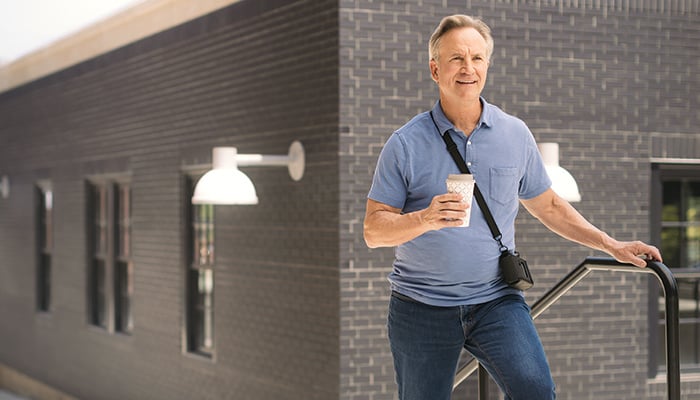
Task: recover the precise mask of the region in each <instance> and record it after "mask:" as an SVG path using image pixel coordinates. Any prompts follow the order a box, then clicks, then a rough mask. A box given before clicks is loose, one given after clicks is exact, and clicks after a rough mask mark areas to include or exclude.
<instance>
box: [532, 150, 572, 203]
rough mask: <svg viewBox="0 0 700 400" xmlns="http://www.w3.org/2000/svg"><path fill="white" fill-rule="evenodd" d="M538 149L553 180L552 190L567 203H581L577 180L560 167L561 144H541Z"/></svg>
mask: <svg viewBox="0 0 700 400" xmlns="http://www.w3.org/2000/svg"><path fill="white" fill-rule="evenodd" d="M537 147H538V148H539V149H540V153H541V154H542V161H544V167H545V169H546V170H547V174H548V175H549V178H550V179H551V180H552V190H554V192H555V193H556V194H558V195H559V196H561V197H562V198H563V199H564V200H566V201H569V202H572V203H575V202H579V201H581V193H579V191H578V185H577V184H576V180H575V179H574V177H573V176H571V174H570V173H569V171H567V170H565V169H564V168H562V167H560V166H559V143H540V144H538V145H537Z"/></svg>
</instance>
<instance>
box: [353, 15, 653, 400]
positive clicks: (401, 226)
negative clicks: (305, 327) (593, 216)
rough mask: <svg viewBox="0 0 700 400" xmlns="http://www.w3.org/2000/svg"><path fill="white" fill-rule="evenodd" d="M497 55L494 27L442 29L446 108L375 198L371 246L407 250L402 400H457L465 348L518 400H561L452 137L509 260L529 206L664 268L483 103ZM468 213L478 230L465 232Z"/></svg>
mask: <svg viewBox="0 0 700 400" xmlns="http://www.w3.org/2000/svg"><path fill="white" fill-rule="evenodd" d="M492 52H493V39H492V37H491V33H490V29H489V27H488V26H487V25H486V24H484V23H483V22H482V21H480V20H478V19H475V18H471V17H469V16H464V15H453V16H450V17H446V18H444V19H443V20H442V22H441V23H440V25H439V26H438V27H437V29H436V30H435V32H434V33H433V34H432V36H431V38H430V46H429V54H430V73H431V76H432V79H433V80H434V81H435V82H436V83H437V85H438V88H439V93H440V98H439V101H438V102H437V103H436V104H435V106H434V108H433V109H432V111H431V113H427V112H426V113H422V114H419V115H417V116H416V117H414V118H413V119H412V120H411V121H410V122H408V123H407V124H406V125H405V126H403V127H401V128H400V129H399V130H397V131H396V132H395V133H394V134H393V135H392V136H391V137H390V138H389V139H388V141H387V143H386V144H385V146H384V148H383V149H382V152H381V155H380V156H379V160H378V163H377V169H376V171H375V175H374V179H373V182H372V187H371V189H370V192H369V195H368V201H367V212H366V215H365V222H364V236H365V241H366V242H367V245H368V246H369V247H372V248H375V247H387V246H388V247H393V246H397V247H396V259H395V261H394V269H393V272H392V273H391V274H390V275H389V281H390V283H391V289H392V296H391V301H390V305H389V318H388V328H389V340H390V343H391V350H392V354H393V357H394V367H395V370H396V380H397V384H398V387H399V398H400V399H401V400H448V399H449V398H450V395H451V391H452V383H453V380H454V374H455V371H456V367H457V363H458V360H459V356H460V351H461V349H462V348H465V349H466V350H468V351H469V352H470V353H471V354H472V355H474V357H476V358H477V359H478V360H479V362H480V363H481V364H482V365H483V366H484V367H485V368H486V370H487V371H488V372H489V374H490V375H491V376H492V377H493V379H494V380H495V382H496V383H497V384H498V386H499V387H500V388H501V390H502V391H503V393H504V395H505V398H506V399H526V400H542V399H553V398H555V388H554V383H553V381H552V377H551V373H550V370H549V365H548V363H547V359H546V357H545V354H544V350H543V348H542V344H541V342H540V339H539V336H538V334H537V332H536V330H535V327H534V323H533V321H532V319H531V317H530V315H529V307H528V306H527V304H526V303H525V301H524V298H523V295H522V293H521V292H520V291H518V290H517V289H514V288H511V287H509V286H508V285H507V284H506V283H505V282H504V281H503V279H502V277H501V275H500V272H499V267H498V258H499V255H500V249H499V245H498V243H497V242H496V241H495V240H494V238H493V237H492V235H491V232H490V231H489V228H488V225H487V223H486V221H485V219H484V216H483V214H482V211H481V210H480V208H479V206H478V204H477V203H476V201H474V202H473V204H471V206H470V205H468V204H465V203H463V202H462V198H461V196H460V195H458V194H445V192H446V187H445V179H446V178H447V175H448V174H457V173H459V169H458V167H457V165H456V164H455V161H454V160H453V159H452V158H451V157H450V155H449V153H448V152H447V150H446V146H445V142H444V141H443V138H442V135H443V134H446V133H449V134H450V136H451V137H452V138H453V140H454V141H455V142H456V143H457V146H458V148H459V151H460V153H461V154H462V156H463V157H464V158H465V160H466V162H467V164H468V166H469V169H470V172H471V173H472V174H473V176H474V178H475V180H476V183H477V185H478V186H479V188H480V189H481V191H482V193H483V195H484V197H485V199H486V203H487V204H488V206H489V209H490V210H491V213H492V214H493V216H494V218H495V220H496V223H497V225H498V227H499V229H500V230H501V232H502V234H503V239H502V240H503V243H504V244H505V245H506V246H507V247H508V248H509V249H514V248H515V241H514V236H515V234H514V223H515V218H516V214H517V212H518V206H519V202H520V203H522V204H523V205H524V206H525V208H526V209H527V210H528V211H529V212H530V213H531V214H532V215H533V216H535V217H536V218H537V219H539V220H540V221H541V222H542V223H543V224H544V225H546V226H547V227H548V228H549V229H551V230H552V231H554V232H556V233H557V234H559V235H561V236H562V237H564V238H567V239H569V240H572V241H574V242H577V243H580V244H582V245H585V246H588V247H590V248H592V249H596V250H602V251H604V252H606V253H608V254H610V255H611V256H613V257H615V258H616V259H617V260H619V261H621V262H625V263H631V264H634V265H637V266H639V267H643V266H645V265H646V261H645V259H648V260H661V254H660V253H659V251H658V250H657V249H656V248H655V247H653V246H649V245H647V244H644V243H642V242H639V241H634V242H620V241H617V240H615V239H613V238H611V237H610V236H608V235H607V234H605V233H604V232H602V231H600V230H599V229H597V228H596V227H594V226H593V225H591V224H590V223H589V222H587V221H586V220H585V219H584V218H583V217H582V216H581V215H580V214H579V213H578V212H577V211H576V210H575V209H574V208H573V207H572V206H571V205H570V204H569V203H568V202H566V201H565V200H563V199H561V198H560V197H559V196H557V195H556V194H555V193H554V192H553V191H552V189H551V188H550V186H551V181H550V179H549V177H548V176H547V173H546V172H545V169H544V166H543V163H542V160H541V158H540V156H539V152H538V150H537V147H536V144H535V141H534V138H533V136H532V134H531V133H530V131H529V129H528V128H527V127H526V125H525V124H524V123H523V122H522V121H520V120H518V119H517V118H515V117H513V116H510V115H507V114H505V113H504V112H503V111H501V110H500V109H499V108H497V107H495V106H493V105H491V104H489V103H487V102H486V100H484V99H483V98H482V97H481V92H482V90H483V88H484V85H485V83H486V76H487V72H488V68H489V62H490V58H491V54H492ZM431 117H432V118H431ZM433 118H434V122H433ZM468 212H469V213H471V221H470V226H469V227H466V228H465V227H459V226H460V225H461V224H462V219H463V218H465V216H466V213H468ZM640 256H641V257H643V258H641V257H640Z"/></svg>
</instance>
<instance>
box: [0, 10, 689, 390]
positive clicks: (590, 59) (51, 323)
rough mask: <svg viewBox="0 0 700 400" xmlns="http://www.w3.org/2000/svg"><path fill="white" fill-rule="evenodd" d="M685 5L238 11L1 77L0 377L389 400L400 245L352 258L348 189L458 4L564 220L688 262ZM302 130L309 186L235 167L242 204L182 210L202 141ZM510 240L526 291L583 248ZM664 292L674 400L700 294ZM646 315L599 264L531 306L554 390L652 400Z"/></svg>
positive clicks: (357, 214) (655, 338)
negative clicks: (528, 279) (567, 204)
mask: <svg viewBox="0 0 700 400" xmlns="http://www.w3.org/2000/svg"><path fill="white" fill-rule="evenodd" d="M699 8H700V7H699V5H698V1H697V0H685V1H683V0H681V1H670V0H668V1H666V0H660V1H658V2H648V1H628V2H614V1H598V2H592V1H590V2H587V1H582V2H576V1H562V0H551V1H497V0H480V1H444V0H435V1H432V0H423V1H410V2H409V1H371V0H354V1H350V0H338V1H333V0H322V1H318V0H296V1H295V0H245V1H237V2H232V3H231V4H230V5H227V6H225V7H224V8H221V9H218V10H216V11H213V12H211V13H209V14H207V15H204V16H201V17H197V18H196V19H194V20H191V21H189V22H185V23H183V24H180V25H178V26H175V27H172V28H169V29H167V30H164V31H162V32H160V33H156V34H153V35H150V36H148V37H145V38H142V39H139V40H138V41H135V42H133V43H131V44H128V45H125V46H122V47H119V48H115V49H112V50H110V51H109V52H106V53H104V54H101V55H98V56H95V57H92V58H90V59H87V60H85V61H82V62H79V63H77V64H74V65H70V66H66V67H65V68H63V69H61V70H60V71H57V72H54V73H51V74H48V75H45V76H41V77H37V78H36V79H31V80H29V81H26V82H23V83H21V84H19V85H17V86H14V87H11V88H7V89H6V90H5V91H4V92H3V93H0V143H1V145H0V175H2V176H6V177H7V178H8V181H9V191H8V193H6V194H7V196H3V197H0V256H1V257H0V258H1V259H2V261H1V262H0V317H2V319H3V321H5V322H4V323H2V324H0V338H2V344H0V363H1V364H3V365H4V366H5V367H6V368H8V369H12V370H14V371H18V372H20V373H22V374H25V375H27V376H29V377H31V378H33V379H35V380H37V381H39V382H43V383H45V384H47V385H49V386H51V387H53V388H56V389H58V390H60V391H61V392H64V393H67V394H69V395H71V396H74V397H75V398H79V399H185V398H196V399H254V400H262V399H323V400H326V399H341V400H360V399H367V400H380V399H394V398H395V397H396V394H395V385H394V378H393V366H392V362H391V355H390V352H389V347H388V341H387V339H386V327H385V326H386V308H387V302H388V298H389V297H388V296H389V291H388V283H387V282H386V275H387V274H388V273H389V271H390V269H391V262H392V259H393V251H392V250H391V249H374V250H370V249H367V247H366V246H365V245H364V241H363V239H362V222H363V216H364V208H365V201H366V194H367V191H368V189H369V185H370V183H371V178H372V173H373V170H374V165H375V163H376V159H377V156H378V154H379V151H380V150H381V148H382V145H383V143H384V141H385V140H386V139H387V138H388V136H389V135H390V134H391V133H392V132H393V131H394V130H395V129H397V128H398V127H400V126H401V125H403V124H404V123H405V122H406V121H408V120H409V119H410V118H411V117H412V116H413V115H415V114H416V113H418V112H421V111H424V110H427V109H429V108H430V107H431V106H432V105H433V104H434V102H435V101H436V99H437V90H436V88H435V85H434V83H433V82H432V81H431V80H430V76H429V70H428V51H427V42H428V38H429V36H430V34H431V32H432V29H433V28H434V27H435V26H436V25H437V23H438V22H439V20H440V19H441V17H443V16H445V15H448V14H452V13H468V14H472V15H478V16H481V17H482V18H483V19H484V20H485V21H486V22H487V23H488V24H489V25H490V26H491V28H492V30H493V33H494V39H495V52H494V57H493V60H492V64H491V68H490V72H489V81H488V83H487V86H486V88H485V90H484V96H485V97H486V98H487V99H488V100H489V102H491V103H493V104H496V105H498V106H500V107H501V108H503V109H504V110H505V111H507V112H509V113H512V114H514V115H516V116H518V117H520V118H522V119H523V120H524V121H525V122H526V123H527V124H528V125H529V127H530V129H531V130H532V131H533V133H534V135H535V137H536V139H537V140H538V141H540V142H557V143H559V145H560V153H561V154H560V157H561V161H560V164H561V165H562V166H563V167H565V168H566V169H568V170H569V171H570V172H571V173H572V174H573V175H574V177H575V178H576V179H577V181H578V185H579V188H580V191H581V193H582V197H583V200H582V201H581V202H580V203H577V204H576V207H577V209H579V210H580V211H581V213H582V214H583V215H584V216H585V217H587V218H588V219H589V220H590V221H591V222H593V223H594V224H595V225H597V226H599V227H601V228H602V229H603V230H605V231H607V232H609V233H610V234H611V235H613V236H615V237H617V238H619V239H623V240H633V239H640V240H644V241H651V242H652V243H654V244H656V245H658V246H661V247H662V249H663V250H664V256H665V258H666V260H665V261H666V263H667V265H669V267H672V268H674V270H675V269H677V270H678V272H679V273H681V274H682V273H685V272H686V271H692V268H690V267H693V266H694V265H695V264H697V263H700V244H699V243H700V232H698V230H700V228H699V227H698V225H700V215H697V214H696V212H697V211H699V210H698V208H699V207H700V189H699V188H698V185H699V182H700V131H699V130H698V126H700V112H698V110H699V109H700V107H699V106H700V94H699V93H700V90H699V89H700V78H698V76H697V74H696V71H698V70H700V47H698V43H699V42H700V18H699V12H700V10H699ZM294 140H299V141H301V142H302V143H303V145H304V148H305V151H306V171H305V174H304V177H303V179H302V180H301V181H299V182H294V181H292V180H291V179H290V178H289V175H288V174H287V172H285V171H284V170H283V169H281V168H280V169H268V168H262V167H247V168H246V169H245V172H246V173H247V174H248V175H249V176H250V177H251V178H252V180H253V182H254V183H255V185H256V189H257V192H258V197H259V199H260V203H259V204H258V205H257V206H200V205H192V204H191V202H190V198H191V195H192V188H193V185H194V183H195V182H196V181H197V179H198V178H199V177H200V176H201V174H202V173H203V172H204V171H205V169H204V168H203V167H202V166H203V165H206V164H209V163H211V150H212V148H213V147H216V146H236V147H237V148H238V149H239V151H240V152H241V153H261V154H284V153H285V152H286V151H287V149H288V147H289V144H290V143H291V142H292V141H294ZM516 229H517V241H518V247H519V250H520V251H521V253H523V254H525V255H526V256H527V258H528V261H529V263H530V264H531V268H532V270H533V273H534V275H535V279H536V287H535V288H534V289H532V290H531V291H529V292H528V293H527V295H526V297H527V299H528V301H530V302H533V301H535V300H536V299H537V298H538V297H539V296H540V295H542V294H543V293H544V292H545V291H546V290H547V289H548V288H550V287H552V286H553V285H554V284H555V283H556V282H557V281H558V280H559V279H561V278H562V277H563V276H564V275H565V274H566V273H567V272H568V271H569V270H571V269H572V268H573V267H575V266H576V265H578V264H579V263H581V262H582V261H583V260H584V258H585V257H586V256H589V255H599V254H596V253H594V252H591V251H589V250H587V249H585V248H582V247H581V246H578V245H575V244H572V243H569V242H566V241H564V240H563V239H560V238H558V237H557V236H555V235H554V234H553V233H551V232H549V231H548V230H547V229H546V228H544V227H543V226H541V224H539V223H538V222H537V221H535V220H534V219H533V218H532V217H530V216H529V215H527V213H526V212H525V211H523V212H522V213H521V216H520V217H519V219H518V222H517V226H516ZM679 276H680V275H679ZM679 282H680V283H681V286H682V290H684V291H683V292H682V296H683V298H682V301H681V303H682V308H683V310H685V311H684V314H683V319H682V321H681V322H682V332H681V335H682V350H683V357H682V361H683V371H684V374H683V396H684V397H683V398H689V399H690V398H695V397H696V396H700V379H698V378H697V377H698V375H697V371H700V312H697V311H696V310H700V307H698V305H700V299H699V298H698V293H697V292H698V290H696V288H697V284H696V282H697V280H696V279H695V278H692V277H690V275H688V276H687V277H684V278H683V279H682V280H679ZM660 309H661V310H662V309H663V307H659V296H658V292H657V288H656V287H655V286H654V285H653V284H652V283H650V282H649V278H648V277H647V276H646V275H644V274H639V275H636V274H633V275H630V274H615V273H608V274H606V273H594V274H593V275H591V276H589V277H588V278H586V279H585V280H584V281H583V282H582V283H580V284H579V285H578V286H577V287H576V288H574V289H573V290H572V291H571V292H570V293H569V294H568V295H567V296H565V297H564V298H562V299H561V300H560V301H559V302H558V303H557V304H556V305H554V306H553V307H552V308H551V309H550V310H548V311H547V312H546V313H545V314H543V315H542V316H540V317H539V318H538V320H537V327H538V329H539V331H540V334H541V336H542V339H543V342H544V345H545V350H546V351H547V354H548V356H549V359H550V364H551V367H552V371H553V373H554V378H555V382H556V384H557V387H558V392H559V398H562V399H596V400H603V399H621V398H625V399H633V398H634V399H649V400H651V399H663V398H665V393H666V383H665V375H664V366H663V357H662V354H663V353H662V350H663V348H662V346H660V343H661V342H662V340H663V338H662V337H661V336H660V335H659V332H663V331H662V329H661V328H662V327H661V326H660V323H659V319H660V317H659V310H660ZM474 387H475V382H474V378H470V379H469V380H468V381H467V382H466V383H465V384H464V385H463V387H462V388H460V389H458V391H457V392H456V394H455V396H454V398H455V399H461V398H464V399H466V398H474V395H473V393H475V392H474ZM496 391H497V390H496V389H495V388H493V389H492V392H493V393H492V397H493V398H498V397H497V393H496ZM470 396H471V397H470Z"/></svg>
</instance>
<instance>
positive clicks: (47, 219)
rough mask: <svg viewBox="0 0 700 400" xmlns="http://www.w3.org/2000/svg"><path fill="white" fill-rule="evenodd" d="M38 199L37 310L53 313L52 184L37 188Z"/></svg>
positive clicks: (43, 183) (42, 183)
mask: <svg viewBox="0 0 700 400" xmlns="http://www.w3.org/2000/svg"><path fill="white" fill-rule="evenodd" d="M35 198H36V203H35V204H36V208H35V209H36V233H37V237H36V254H37V262H36V310H37V311H38V312H41V313H50V312H51V306H52V303H51V275H52V260H53V248H54V228H53V220H54V218H53V189H52V186H51V182H49V181H40V182H37V184H36V186H35Z"/></svg>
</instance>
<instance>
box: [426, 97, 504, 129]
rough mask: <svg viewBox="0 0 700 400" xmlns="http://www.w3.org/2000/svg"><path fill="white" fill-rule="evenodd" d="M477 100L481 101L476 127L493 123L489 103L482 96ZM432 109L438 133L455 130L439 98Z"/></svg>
mask: <svg viewBox="0 0 700 400" xmlns="http://www.w3.org/2000/svg"><path fill="white" fill-rule="evenodd" d="M479 101H481V106H482V110H481V117H480V118H479V123H478V124H477V128H479V127H481V126H482V125H486V126H488V127H491V126H492V125H493V118H494V116H493V111H492V110H491V105H490V104H489V103H488V102H487V101H486V100H485V99H484V98H483V97H479ZM432 111H433V117H434V118H435V123H436V124H437V126H438V128H439V130H440V135H444V134H445V132H447V131H449V130H454V131H456V130H457V129H456V128H455V126H454V124H452V122H450V120H449V119H447V116H445V113H444V112H443V111H442V106H441V105H440V100H438V101H437V102H436V103H435V106H433V110H432Z"/></svg>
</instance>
